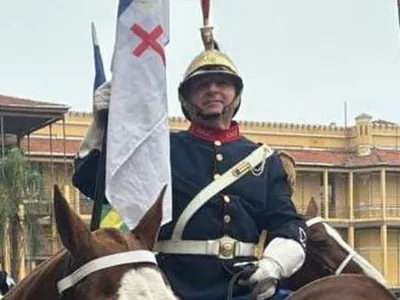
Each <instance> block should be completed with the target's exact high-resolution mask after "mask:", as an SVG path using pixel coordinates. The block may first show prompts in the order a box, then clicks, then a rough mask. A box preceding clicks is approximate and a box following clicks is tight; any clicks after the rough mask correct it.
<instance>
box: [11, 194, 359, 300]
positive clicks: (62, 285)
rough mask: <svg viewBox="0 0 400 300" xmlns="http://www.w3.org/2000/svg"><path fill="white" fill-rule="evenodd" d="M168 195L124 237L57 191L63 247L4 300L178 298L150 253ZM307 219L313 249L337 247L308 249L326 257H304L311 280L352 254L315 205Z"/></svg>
mask: <svg viewBox="0 0 400 300" xmlns="http://www.w3.org/2000/svg"><path fill="white" fill-rule="evenodd" d="M164 192H165V189H164V190H163V191H162V192H161V193H160V195H159V197H158V199H157V200H156V201H155V203H154V205H153V206H152V207H151V208H150V209H149V211H148V212H147V213H146V214H145V215H144V216H143V218H142V219H141V220H140V222H139V223H138V225H137V226H136V228H135V229H133V230H132V231H131V232H128V233H122V232H120V231H118V230H116V229H112V228H101V229H99V230H97V231H95V232H90V230H89V229H88V228H87V226H86V225H85V224H84V222H83V221H82V220H81V219H80V217H79V216H78V215H77V214H76V213H75V212H74V211H73V210H72V209H71V208H70V207H69V205H68V203H67V201H66V200H65V199H64V197H63V196H62V194H61V192H60V191H59V189H58V187H55V188H54V212H55V220H56V225H57V231H58V233H59V235H60V237H61V241H62V244H63V245H64V247H65V249H62V250H61V251H60V252H58V253H57V254H56V255H55V256H54V257H52V258H51V259H49V260H48V261H46V262H44V263H42V264H41V265H40V266H38V267H37V268H36V269H35V270H34V271H33V272H32V273H31V274H29V275H28V276H27V277H26V278H25V279H24V280H22V281H21V282H20V283H19V284H18V285H17V286H16V287H15V288H14V289H13V290H12V291H11V292H10V293H8V294H7V296H6V298H5V299H6V300H14V299H18V300H31V299H42V298H43V299H49V300H52V299H62V300H69V299H85V300H86V299H87V300H94V299H118V300H125V299H131V298H132V299H136V298H141V299H165V300H177V299H178V298H177V297H176V296H175V295H174V293H173V291H172V288H171V287H170V286H169V285H168V282H167V280H166V278H165V277H164V275H163V273H162V272H161V270H159V269H158V267H157V264H156V260H155V257H154V254H153V252H151V249H153V246H154V244H155V242H156V239H157V236H158V231H159V228H160V223H161V219H162V198H163V196H164ZM307 215H308V220H307V222H308V221H310V220H313V221H312V222H311V223H312V224H311V223H309V225H310V231H311V236H310V241H311V247H310V248H311V249H312V241H313V240H315V241H316V245H321V243H322V242H320V241H321V240H326V241H325V242H327V243H328V244H329V243H332V245H333V246H332V248H329V247H325V248H324V247H323V249H320V250H321V251H322V253H323V254H320V256H318V253H314V252H313V251H312V250H311V252H309V251H307V257H308V256H310V255H311V256H314V255H315V256H318V257H321V258H322V259H317V260H312V257H311V258H310V259H308V260H307V259H306V263H305V265H307V264H310V266H303V268H304V269H303V273H302V276H304V277H305V278H308V281H311V280H313V277H312V276H309V275H307V274H306V272H310V270H311V269H312V270H313V271H314V273H311V274H317V275H318V276H321V274H322V275H326V274H324V273H323V271H324V270H326V269H329V268H331V269H332V270H333V269H334V268H333V267H332V266H334V264H335V263H336V262H337V263H339V264H341V265H342V264H343V263H341V261H342V260H343V259H345V258H346V257H347V256H348V255H349V254H348V253H347V252H346V251H344V250H343V249H336V247H334V242H336V243H337V240H336V239H333V238H332V236H331V235H330V234H327V231H326V228H327V227H325V225H324V223H320V222H316V221H315V220H316V219H315V215H316V214H315V209H313V205H311V206H310V208H309V210H308V213H307ZM318 224H319V226H317V225H318ZM313 228H314V229H313ZM337 235H338V234H337ZM322 237H324V238H322ZM339 237H340V236H339ZM329 241H330V242H329ZM339 246H340V245H339ZM337 248H339V247H337ZM316 250H318V247H316V248H315V251H316ZM339 250H340V251H339ZM336 251H339V253H341V255H338V256H337V257H336V255H335V253H333V252H336ZM354 257H355V255H352V259H353V258H354ZM346 261H347V263H348V264H346V266H345V267H344V270H346V271H348V272H349V271H354V272H355V271H357V272H360V273H362V272H363V270H362V268H361V267H359V268H358V269H357V270H356V268H355V267H356V266H357V264H356V266H352V267H351V268H350V267H349V266H351V264H352V262H351V261H350V260H349V259H347V260H346ZM313 262H314V264H313ZM315 262H317V263H315ZM314 269H317V271H315V270H314ZM364 273H365V272H364ZM291 280H292V279H291ZM289 282H290V281H289ZM295 282H297V281H296V280H295ZM303 284H305V283H303Z"/></svg>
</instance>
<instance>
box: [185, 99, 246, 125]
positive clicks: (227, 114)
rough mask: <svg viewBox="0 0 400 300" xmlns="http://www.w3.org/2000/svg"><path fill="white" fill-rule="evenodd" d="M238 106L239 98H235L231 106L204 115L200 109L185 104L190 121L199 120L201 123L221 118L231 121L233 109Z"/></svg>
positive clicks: (190, 104)
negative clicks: (218, 111)
mask: <svg viewBox="0 0 400 300" xmlns="http://www.w3.org/2000/svg"><path fill="white" fill-rule="evenodd" d="M238 105H239V97H236V98H235V100H233V101H232V103H231V104H228V105H226V106H224V108H223V109H222V112H220V113H211V114H206V113H204V112H203V110H202V109H201V108H200V107H198V106H196V105H194V104H192V103H191V102H187V103H185V107H186V109H187V110H188V112H189V114H190V117H191V119H192V121H196V120H199V119H200V120H202V121H212V120H218V119H222V118H227V119H232V117H233V114H234V112H235V109H236V107H238Z"/></svg>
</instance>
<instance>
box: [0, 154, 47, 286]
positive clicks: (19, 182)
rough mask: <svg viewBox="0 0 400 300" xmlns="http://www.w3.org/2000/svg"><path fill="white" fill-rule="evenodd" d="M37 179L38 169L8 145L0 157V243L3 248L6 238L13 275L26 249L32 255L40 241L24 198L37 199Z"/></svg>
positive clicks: (17, 274)
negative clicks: (7, 148)
mask: <svg viewBox="0 0 400 300" xmlns="http://www.w3.org/2000/svg"><path fill="white" fill-rule="evenodd" d="M41 182H42V179H41V174H40V172H39V171H37V170H35V169H34V168H33V167H32V166H31V164H30V163H29V161H28V160H27V159H26V157H25V155H24V153H23V152H22V150H21V149H19V148H11V149H9V150H7V152H6V154H5V156H4V157H3V158H1V159H0V233H1V234H2V236H1V239H0V246H1V247H2V249H4V243H6V242H9V245H10V250H11V257H12V258H13V259H11V274H12V276H13V277H14V278H17V279H20V277H21V276H20V275H21V271H22V269H23V268H25V253H26V251H29V253H32V254H33V255H34V254H35V253H36V249H37V247H38V244H39V243H40V238H41V232H40V224H39V222H38V219H37V218H36V217H35V215H34V214H33V213H32V212H31V211H30V210H29V209H25V205H24V202H25V201H27V200H39V199H40V191H41ZM3 237H4V238H3Z"/></svg>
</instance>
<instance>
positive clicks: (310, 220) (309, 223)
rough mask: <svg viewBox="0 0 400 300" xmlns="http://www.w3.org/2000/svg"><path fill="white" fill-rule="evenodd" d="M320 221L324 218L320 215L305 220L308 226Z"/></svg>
mask: <svg viewBox="0 0 400 300" xmlns="http://www.w3.org/2000/svg"><path fill="white" fill-rule="evenodd" d="M322 222H324V219H322V218H321V217H315V218H312V219H309V220H307V221H306V224H307V226H308V227H311V226H313V225H315V224H317V223H322Z"/></svg>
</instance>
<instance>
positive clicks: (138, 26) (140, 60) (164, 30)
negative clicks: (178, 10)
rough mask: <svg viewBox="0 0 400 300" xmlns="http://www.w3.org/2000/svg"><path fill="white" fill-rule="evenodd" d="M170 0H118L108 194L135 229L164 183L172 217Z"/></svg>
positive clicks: (167, 211) (166, 217) (166, 216)
mask: <svg viewBox="0 0 400 300" xmlns="http://www.w3.org/2000/svg"><path fill="white" fill-rule="evenodd" d="M168 15H169V0H120V3H119V10H118V22H117V35H116V42H115V47H114V55H113V66H112V71H113V75H112V89H111V103H110V110H109V119H108V132H107V151H106V153H107V161H106V197H107V200H108V201H109V202H110V203H111V204H112V206H113V207H114V208H115V209H116V210H117V211H118V213H119V214H120V216H121V217H122V219H123V221H124V222H125V224H126V225H127V226H128V227H130V228H133V227H135V226H136V224H137V222H138V221H139V220H140V218H141V217H142V216H143V214H144V213H145V212H146V211H147V210H148V208H149V207H150V206H151V205H152V204H153V201H154V200H155V199H156V198H157V195H158V194H159V192H160V191H161V189H162V187H163V186H164V185H165V184H168V189H167V193H166V197H165V199H164V211H163V217H164V219H163V224H165V223H166V222H169V221H170V219H171V206H172V204H171V175H170V173H171V168H170V155H169V154H170V152H169V151H170V144H169V124H168V111H167V85H166V69H165V68H166V59H165V52H164V47H165V46H166V45H167V43H168V22H169V16H168Z"/></svg>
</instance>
